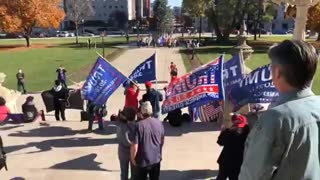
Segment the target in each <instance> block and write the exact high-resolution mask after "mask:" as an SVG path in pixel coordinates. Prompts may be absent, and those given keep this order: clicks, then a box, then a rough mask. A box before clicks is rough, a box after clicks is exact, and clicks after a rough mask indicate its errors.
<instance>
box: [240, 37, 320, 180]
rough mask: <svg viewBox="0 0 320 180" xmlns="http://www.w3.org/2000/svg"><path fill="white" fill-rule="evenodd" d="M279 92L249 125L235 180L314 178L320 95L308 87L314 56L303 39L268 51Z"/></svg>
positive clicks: (318, 148)
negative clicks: (239, 167)
mask: <svg viewBox="0 0 320 180" xmlns="http://www.w3.org/2000/svg"><path fill="white" fill-rule="evenodd" d="M269 57H270V59H271V66H272V67H271V70H272V81H273V84H274V86H275V87H276V89H277V90H278V91H279V92H280V96H279V98H278V99H277V101H276V102H275V104H274V105H273V106H272V108H269V109H268V110H267V111H265V112H264V113H263V114H262V115H261V116H260V118H259V120H258V121H257V122H256V124H255V126H254V128H253V129H252V130H251V132H250V134H249V136H248V139H247V142H246V147H245V151H244V161H243V164H242V167H241V172H240V175H239V180H262V179H263V180H271V179H273V180H280V179H297V180H298V179H309V180H318V179H320V173H319V172H320V161H319V157H320V154H319V152H320V145H319V141H320V136H319V134H320V126H319V125H320V98H319V97H318V96H315V95H314V93H313V92H312V90H311V87H312V82H313V79H314V76H315V73H316V70H317V64H318V60H319V56H318V54H317V51H316V49H315V48H314V47H312V46H311V45H310V44H308V43H307V42H304V41H289V40H285V41H283V42H282V43H280V44H278V45H276V46H273V47H272V48H271V49H270V51H269Z"/></svg>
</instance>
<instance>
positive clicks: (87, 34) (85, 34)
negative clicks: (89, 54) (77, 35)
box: [81, 32, 94, 37]
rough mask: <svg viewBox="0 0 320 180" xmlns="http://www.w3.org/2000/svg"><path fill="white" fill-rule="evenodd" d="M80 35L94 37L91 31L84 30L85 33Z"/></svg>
mask: <svg viewBox="0 0 320 180" xmlns="http://www.w3.org/2000/svg"><path fill="white" fill-rule="evenodd" d="M81 36H90V37H94V34H93V33H88V32H85V33H83V34H81Z"/></svg>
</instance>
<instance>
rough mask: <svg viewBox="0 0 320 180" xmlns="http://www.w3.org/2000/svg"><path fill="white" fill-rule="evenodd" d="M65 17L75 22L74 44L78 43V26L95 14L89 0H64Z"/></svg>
mask: <svg viewBox="0 0 320 180" xmlns="http://www.w3.org/2000/svg"><path fill="white" fill-rule="evenodd" d="M65 5H66V7H65V9H66V14H67V18H68V19H69V20H71V21H73V23H74V24H75V27H76V44H78V43H79V41H78V35H79V27H80V24H81V23H82V21H83V20H84V19H85V18H87V17H89V16H93V15H94V14H95V12H94V10H93V7H92V1H90V0H65Z"/></svg>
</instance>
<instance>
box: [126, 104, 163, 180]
mask: <svg viewBox="0 0 320 180" xmlns="http://www.w3.org/2000/svg"><path fill="white" fill-rule="evenodd" d="M141 113H142V116H143V120H141V121H139V122H137V124H136V127H135V136H134V140H133V142H132V145H131V162H132V164H133V165H134V166H135V167H136V168H135V178H134V179H137V180H147V178H148V175H149V179H150V180H159V177H160V162H161V160H162V146H163V144H164V128H163V125H162V123H161V122H160V121H159V120H157V119H155V118H153V117H152V115H153V111H152V106H151V103H150V102H149V101H147V102H144V103H143V104H142V106H141Z"/></svg>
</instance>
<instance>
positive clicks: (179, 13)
mask: <svg viewBox="0 0 320 180" xmlns="http://www.w3.org/2000/svg"><path fill="white" fill-rule="evenodd" d="M173 15H174V16H175V17H180V16H182V9H181V7H177V6H175V7H173Z"/></svg>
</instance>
